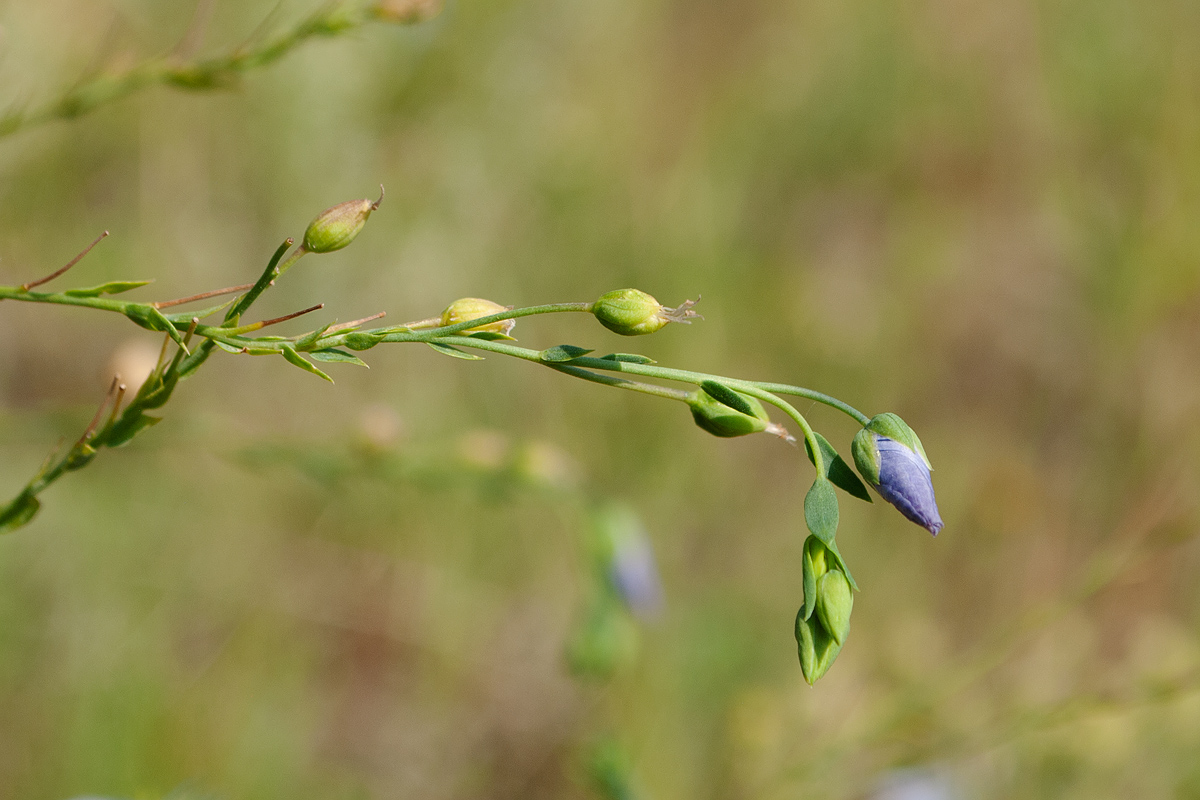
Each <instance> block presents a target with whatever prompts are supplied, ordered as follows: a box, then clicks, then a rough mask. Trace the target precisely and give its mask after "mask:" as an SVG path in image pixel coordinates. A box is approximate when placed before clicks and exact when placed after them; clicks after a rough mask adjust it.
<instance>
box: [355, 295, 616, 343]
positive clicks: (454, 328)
mask: <svg viewBox="0 0 1200 800" xmlns="http://www.w3.org/2000/svg"><path fill="white" fill-rule="evenodd" d="M591 310H592V304H591V303H548V304H546V305H541V306H526V307H525V308H510V309H507V310H505V311H500V312H497V313H495V314H488V315H487V316H486V317H478V318H476V319H468V320H464V321H463V322H456V323H454V324H453V325H446V326H444V327H433V328H429V329H428V333H426V331H425V330H422V334H423V335H424V338H421V339H384V341H397V342H399V341H422V342H423V341H426V340H427V338H428V337H430V336H450V335H451V334H455V333H458V332H459V331H465V330H469V329H471V328H481V327H483V326H484V325H490V324H491V323H493V322H503V321H504V320H506V319H520V318H521V317H532V316H534V315H535V314H556V313H559V312H562V311H583V312H585V313H591ZM440 321H441V319H440V318H433V317H430V318H429V319H423V320H418V321H417V322H416V323H413V324H415V325H420V326H422V327H423V326H424V325H425V324H427V323H430V322H440ZM400 328H408V329H411V328H412V325H411V324H410V325H400V326H397V327H394V328H385V329H383V330H381V331H376V333H382V332H385V331H388V332H393V333H404V331H401V330H400Z"/></svg>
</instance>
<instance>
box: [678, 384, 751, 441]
mask: <svg viewBox="0 0 1200 800" xmlns="http://www.w3.org/2000/svg"><path fill="white" fill-rule="evenodd" d="M740 396H741V398H742V399H743V400H745V401H746V405H747V406H749V408H750V409H751V410H752V411H753V412H754V413H753V414H744V413H742V412H741V411H738V410H737V409H736V408H730V407H729V406H727V405H725V404H724V403H722V402H721V401H720V400H717V399H716V398H715V397H713V396H712V395H710V394H709V393H708V392H706V391H704V390H703V389H697V390H696V391H694V392H692V393H691V394H690V395H688V400H687V404H688V406H689V407H690V408H691V409H692V419H694V420H696V424H697V425H699V426H700V427H701V428H703V429H704V430H706V431H708V432H709V433H711V434H712V435H713V436H721V437H731V436H745V435H747V434H750V433H761V432H762V431H765V430H766V429H767V428H768V427H770V425H771V418H770V417H768V416H767V412H766V411H765V410H764V409H763V407H762V403H760V402H758V400H756V399H755V398H753V397H747V396H746V395H740Z"/></svg>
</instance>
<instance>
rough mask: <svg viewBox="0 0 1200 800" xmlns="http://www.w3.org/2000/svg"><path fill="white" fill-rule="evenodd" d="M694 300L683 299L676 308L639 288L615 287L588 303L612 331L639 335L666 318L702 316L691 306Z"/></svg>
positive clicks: (651, 330) (688, 319) (656, 327)
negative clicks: (593, 301)
mask: <svg viewBox="0 0 1200 800" xmlns="http://www.w3.org/2000/svg"><path fill="white" fill-rule="evenodd" d="M697 302H698V301H695V300H685V301H684V302H683V303H681V304H680V306H679V307H678V308H667V307H666V306H664V305H663V304H661V303H659V302H658V301H657V300H655V299H654V298H653V297H651V296H650V295H648V294H646V293H645V292H643V291H641V290H639V289H617V290H615V291H612V292H606V293H604V294H602V295H600V299H599V300H597V301H596V302H595V303H593V304H592V314H593V315H595V317H596V319H597V320H599V321H600V324H601V325H603V326H604V327H606V328H608V329H609V330H610V331H612V332H613V333H619V334H621V335H622V336H642V335H644V334H647V333H654V332H655V331H657V330H659V329H660V328H662V327H663V326H664V325H666V324H667V323H668V322H682V323H685V324H690V323H691V321H692V320H693V319H703V317H701V316H700V315H699V314H697V313H696V312H695V311H693V310H692V306H694V305H695V304H696V303H697Z"/></svg>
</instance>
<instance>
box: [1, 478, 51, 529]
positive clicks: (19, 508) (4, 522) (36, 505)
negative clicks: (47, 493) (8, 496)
mask: <svg viewBox="0 0 1200 800" xmlns="http://www.w3.org/2000/svg"><path fill="white" fill-rule="evenodd" d="M41 507H42V503H41V501H40V500H38V499H37V497H35V496H34V495H33V494H31V493H30V492H29V490H28V489H26V490H25V491H23V492H21V493H20V494H19V495H17V496H16V498H15V499H14V500H13V501H12V502H11V503H9V504H8V505H7V506H5V507H4V508H2V509H0V533H8V532H9V531H15V530H16V529H17V528H20V527H21V526H23V525H27V524H28V523H29V521H30V520H31V519H33V518H34V516H35V515H36V514H37V513H38V510H39V509H41Z"/></svg>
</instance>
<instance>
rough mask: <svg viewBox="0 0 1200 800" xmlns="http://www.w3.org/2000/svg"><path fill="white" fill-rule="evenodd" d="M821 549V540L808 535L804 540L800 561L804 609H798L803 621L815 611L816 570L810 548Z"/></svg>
mask: <svg viewBox="0 0 1200 800" xmlns="http://www.w3.org/2000/svg"><path fill="white" fill-rule="evenodd" d="M814 544H815V545H816V546H818V547H821V546H823V545H821V540H820V539H818V538H817V537H815V536H812V535H809V537H808V538H807V539H805V540H804V556H803V558H802V559H801V562H800V563H801V569H802V572H803V580H804V607H803V608H801V609H800V613H801V615H803V617H804V619H808V618H809V617H811V616H812V615H813V612H814V611H816V610H817V578H818V577H819V576H818V575H817V569H816V565H815V564H813V557H812V548H813V545H814Z"/></svg>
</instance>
